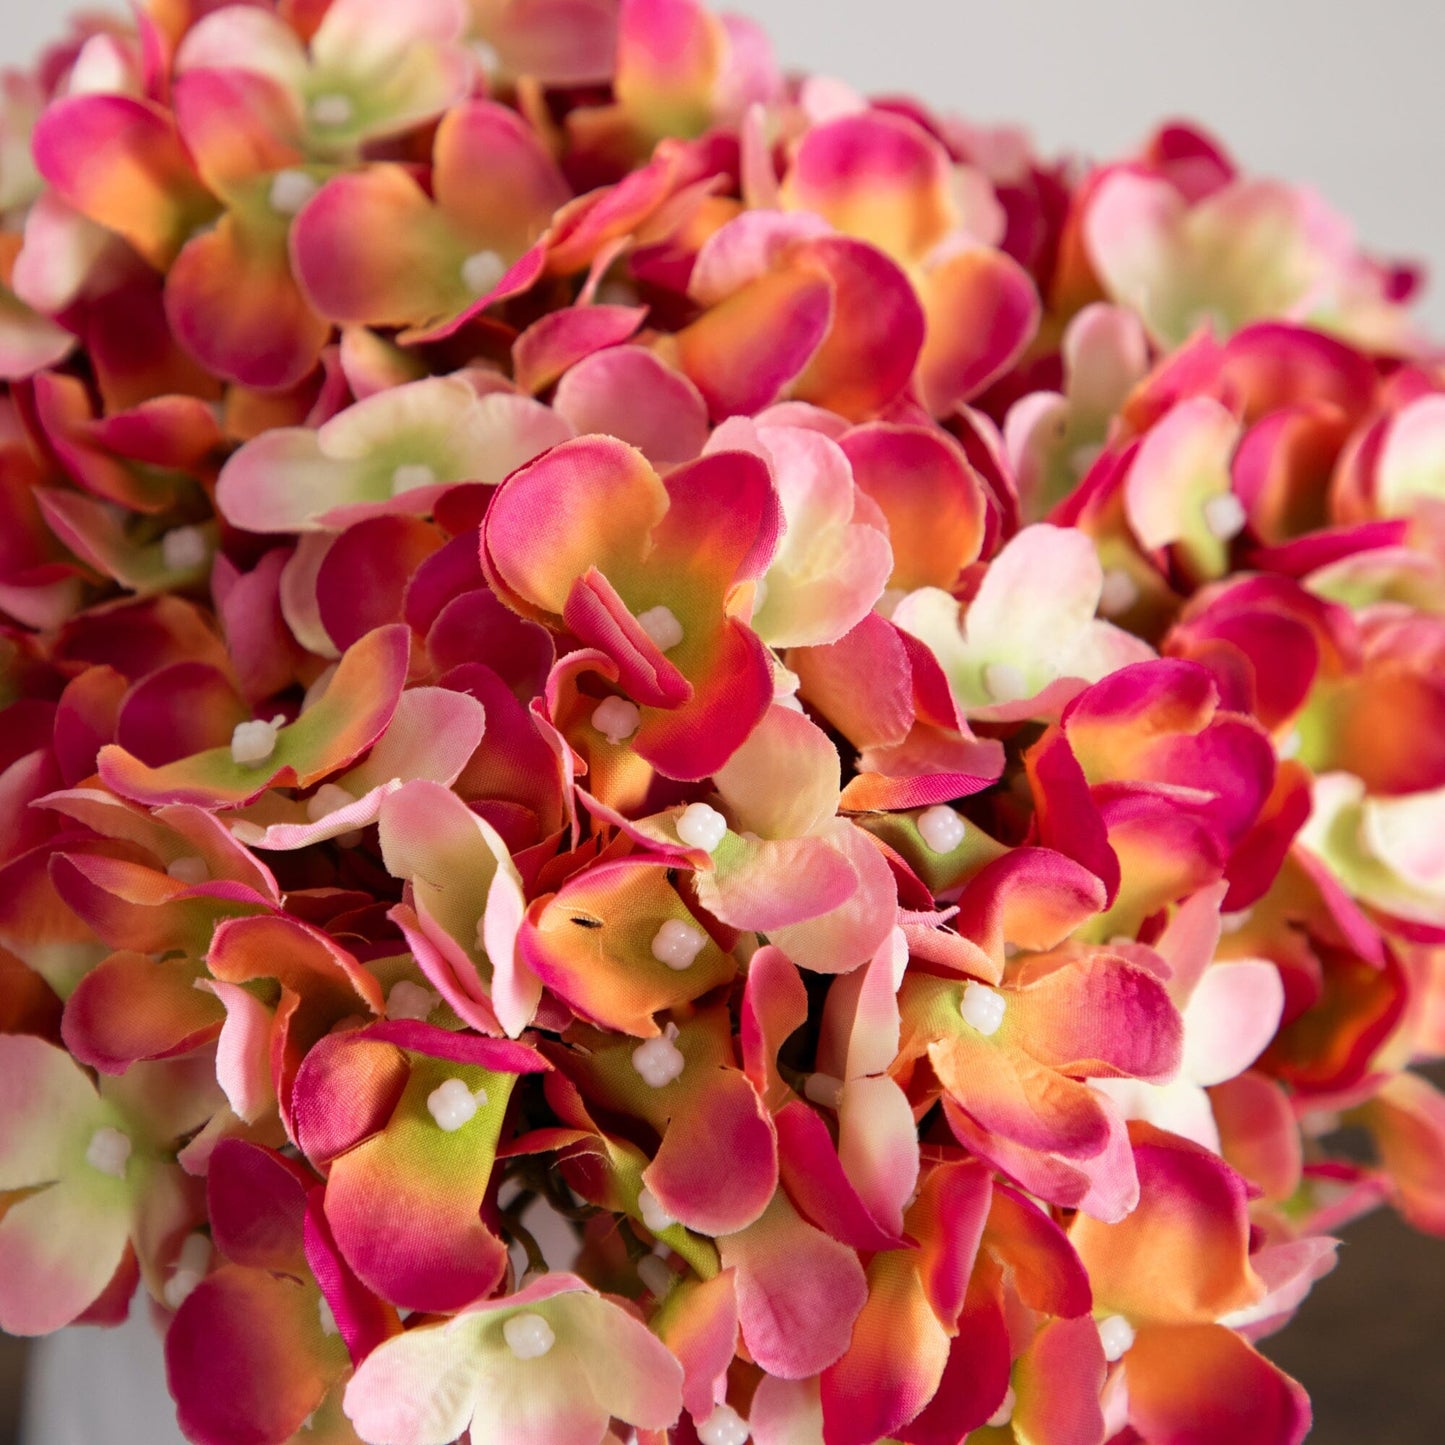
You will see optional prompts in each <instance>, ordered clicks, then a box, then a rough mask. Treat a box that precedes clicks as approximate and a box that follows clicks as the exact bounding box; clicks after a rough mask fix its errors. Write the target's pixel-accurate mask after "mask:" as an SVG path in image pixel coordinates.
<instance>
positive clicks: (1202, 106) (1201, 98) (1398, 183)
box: [0, 0, 1445, 1445]
mask: <svg viewBox="0 0 1445 1445" xmlns="http://www.w3.org/2000/svg"><path fill="white" fill-rule="evenodd" d="M396 3H398V4H405V3H406V0H396ZM713 3H715V4H717V5H718V6H719V8H729V9H733V10H737V11H741V12H742V13H745V14H748V15H751V16H753V17H754V18H756V19H758V20H760V21H762V22H763V23H764V24H765V25H766V26H767V27H768V29H769V31H770V33H771V34H772V37H773V40H774V44H775V46H776V48H777V51H778V54H779V57H780V59H781V61H782V62H783V64H784V65H785V66H788V67H801V68H806V69H808V70H811V71H815V72H822V73H825V74H832V75H836V76H838V77H840V78H842V79H844V80H847V81H849V82H850V83H852V84H853V85H855V86H856V87H858V88H859V89H862V90H864V91H867V92H870V93H877V92H898V91H907V92H911V93H914V94H917V95H919V96H921V97H923V99H925V100H926V101H928V102H929V103H931V104H932V105H934V106H935V107H937V108H939V109H942V110H946V111H957V112H960V113H962V114H964V115H967V116H968V117H969V118H970V119H973V120H975V121H984V122H988V121H1000V122H1008V123H1011V124H1025V125H1027V126H1028V128H1029V129H1030V130H1031V131H1032V132H1033V134H1034V136H1035V137H1036V139H1037V141H1038V143H1039V145H1040V146H1041V147H1042V148H1044V149H1046V150H1048V151H1059V150H1069V151H1072V152H1077V153H1080V154H1085V155H1091V156H1096V157H1107V156H1112V155H1117V154H1120V153H1123V152H1126V151H1128V150H1130V149H1132V148H1133V147H1134V146H1136V145H1137V144H1138V143H1139V142H1140V141H1141V140H1142V139H1143V138H1144V137H1145V136H1146V135H1147V134H1148V132H1149V130H1150V129H1151V128H1152V127H1153V125H1154V124H1155V123H1157V122H1158V121H1159V120H1161V119H1164V118H1166V117H1175V116H1186V117H1191V118H1193V119H1196V120H1198V121H1202V122H1204V123H1205V124H1206V125H1208V126H1209V127H1210V128H1211V129H1212V130H1213V131H1214V132H1215V133H1216V134H1217V135H1218V136H1220V137H1221V138H1222V139H1223V140H1224V141H1225V142H1226V143H1227V144H1228V145H1229V146H1230V147H1231V148H1232V149H1233V151H1234V152H1235V155H1236V158H1237V159H1238V160H1239V161H1240V163H1241V164H1242V165H1243V166H1245V167H1246V168H1247V169H1248V170H1250V171H1253V172H1256V173H1262V174H1267V175H1275V176H1279V177H1282V178H1285V179H1288V180H1290V181H1293V182H1297V183H1298V182H1306V183H1309V184H1311V185H1313V186H1314V187H1315V188H1316V189H1317V190H1318V191H1319V192H1320V193H1321V194H1322V195H1323V196H1324V197H1325V199H1326V200H1327V201H1328V202H1329V203H1330V204H1331V205H1332V206H1333V207H1334V208H1335V209H1336V210H1338V211H1341V212H1342V213H1344V214H1345V215H1346V216H1348V217H1349V218H1350V219H1351V220H1353V222H1354V224H1355V226H1356V229H1357V231H1358V234H1359V236H1360V238H1361V239H1362V241H1363V242H1364V243H1365V244H1366V245H1367V246H1368V247H1369V248H1370V249H1371V250H1373V251H1375V252H1377V253H1379V254H1382V255H1386V256H1389V257H1392V258H1396V259H1412V260H1419V261H1422V262H1424V263H1425V264H1426V265H1427V267H1428V269H1429V270H1430V272H1431V273H1432V274H1434V275H1435V276H1438V277H1440V278H1442V285H1431V286H1430V287H1429V288H1428V289H1427V291H1426V297H1425V305H1424V307H1423V314H1424V316H1425V317H1426V319H1427V321H1428V323H1429V325H1430V326H1431V327H1432V328H1433V329H1434V330H1435V332H1436V333H1437V334H1445V125H1442V112H1441V101H1440V79H1439V69H1440V64H1441V59H1442V57H1445V5H1442V4H1440V3H1439V0H1375V3H1373V4H1371V5H1369V6H1367V7H1361V6H1357V5H1353V4H1346V3H1344V0H1213V3H1211V4H1209V5H1189V6H1185V5H1180V4H1160V3H1158V0H1085V3H1080V0H1011V3H1009V4H1007V5H1004V4H1000V3H997V0H994V3H990V4H983V3H973V4H969V3H960V0H823V3H820V0H732V3H731V4H723V3H722V0H713ZM81 8H100V7H99V6H96V5H87V6H85V7H82V6H80V5H67V4H65V3H63V0H45V3H36V0H0V65H7V66H8V65H15V64H22V63H25V62H26V61H28V60H29V59H30V58H31V57H32V56H33V55H34V54H35V53H36V52H37V50H38V49H39V48H40V47H41V46H42V45H43V44H44V43H45V42H46V40H47V39H49V38H51V37H54V36H56V35H57V34H59V32H60V30H61V28H62V26H63V24H64V21H65V17H66V15H67V14H70V13H75V12H78V11H79V10H80V9H81ZM1436 1081H1437V1083H1445V1075H1442V1074H1441V1073H1439V1072H1437V1074H1436ZM1442 1339H1445V1242H1441V1241H1438V1240H1422V1239H1419V1238H1418V1237H1416V1236H1414V1235H1413V1234H1411V1232H1410V1231H1409V1230H1407V1229H1406V1228H1405V1227H1404V1226H1403V1225H1401V1224H1400V1223H1399V1222H1398V1221H1397V1220H1396V1219H1395V1218H1394V1217H1393V1216H1390V1215H1386V1214H1378V1215H1375V1216H1373V1217H1371V1218H1370V1219H1367V1220H1365V1221H1362V1222H1361V1223H1360V1224H1358V1225H1356V1226H1354V1227H1353V1228H1352V1229H1350V1230H1349V1231H1348V1232H1347V1234H1346V1239H1345V1244H1344V1246H1343V1248H1342V1249H1341V1263H1340V1268H1339V1269H1338V1270H1337V1271H1336V1273H1335V1274H1333V1275H1331V1276H1330V1277H1329V1278H1327V1279H1325V1280H1324V1281H1323V1282H1322V1283H1321V1284H1319V1285H1318V1286H1316V1288H1315V1291H1314V1293H1313V1294H1312V1295H1311V1297H1310V1299H1309V1300H1308V1302H1307V1303H1306V1305H1305V1307H1304V1309H1303V1311H1302V1312H1301V1314H1300V1317H1299V1319H1298V1320H1297V1321H1296V1322H1295V1323H1294V1325H1292V1326H1291V1328H1290V1329H1289V1330H1288V1331H1286V1332H1285V1333H1284V1334H1283V1335H1281V1336H1279V1337H1277V1338H1276V1339H1274V1340H1271V1341H1270V1342H1268V1344H1267V1347H1266V1348H1267V1349H1268V1352H1269V1353H1270V1354H1271V1355H1273V1356H1274V1358H1275V1359H1276V1360H1278V1361H1279V1363H1280V1364H1281V1365H1282V1366H1283V1367H1284V1368H1285V1369H1287V1370H1289V1371H1290V1372H1291V1373H1292V1374H1294V1375H1295V1376H1296V1377H1297V1378H1299V1379H1300V1380H1301V1381H1303V1383H1304V1384H1305V1385H1306V1387H1307V1388H1308V1389H1309V1392H1310V1394H1311V1396H1312V1397H1313V1399H1314V1404H1315V1416H1316V1426H1315V1430H1314V1433H1313V1434H1312V1435H1311V1437H1310V1440H1311V1445H1433V1442H1435V1441H1438V1440H1441V1439H1445V1354H1442V1350H1441V1344H1440V1342H1441V1340H1442ZM27 1375H28V1378H29V1382H30V1393H31V1400H30V1409H29V1412H28V1413H29V1426H28V1428H25V1429H23V1432H22V1424H21V1419H22V1413H23V1412H24V1402H25V1396H26V1380H27ZM180 1439H181V1437H180V1436H179V1435H178V1434H177V1433H176V1432H175V1427H174V1425H173V1424H171V1422H170V1418H169V1407H168V1401H167V1398H166V1394H165V1387H164V1380H163V1375H162V1368H161V1362H160V1351H159V1347H158V1345H157V1344H156V1343H155V1341H154V1339H153V1337H152V1335H151V1333H150V1330H149V1325H148V1322H147V1320H146V1318H145V1311H144V1309H143V1308H141V1307H140V1306H139V1305H137V1307H136V1318H135V1320H133V1322H132V1323H131V1324H130V1325H129V1326H127V1327H126V1328H125V1330H124V1331H123V1333H122V1336H121V1337H120V1338H116V1337H114V1336H111V1337H109V1338H102V1337H101V1336H100V1335H99V1333H98V1332H90V1333H87V1332H84V1331H72V1332H70V1333H69V1334H67V1335H65V1336H62V1337H59V1338H57V1339H54V1340H51V1341H49V1342H47V1343H46V1344H45V1345H43V1346H39V1347H37V1348H33V1349H27V1347H26V1346H25V1345H24V1343H23V1342H20V1341H15V1340H11V1339H8V1338H6V1337H4V1336H0V1445H17V1442H20V1441H22V1440H23V1441H24V1445H176V1442H179V1441H180Z"/></svg>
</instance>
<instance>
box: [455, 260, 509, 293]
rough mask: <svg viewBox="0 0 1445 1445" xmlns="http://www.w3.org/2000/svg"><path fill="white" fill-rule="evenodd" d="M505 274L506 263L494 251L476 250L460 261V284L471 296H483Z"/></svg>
mask: <svg viewBox="0 0 1445 1445" xmlns="http://www.w3.org/2000/svg"><path fill="white" fill-rule="evenodd" d="M506 274H507V263H506V262H505V261H504V260H503V259H502V258H501V257H500V256H499V255H498V254H497V253H496V252H495V251H477V252H474V253H473V254H472V255H470V256H468V257H467V259H466V260H465V261H463V262H462V285H463V286H465V287H466V288H467V290H468V291H470V292H471V293H472V295H473V296H485V295H486V294H487V292H488V291H490V290H491V289H492V287H493V286H495V285H496V284H497V282H498V281H500V280H501V279H502V277H503V276H505V275H506Z"/></svg>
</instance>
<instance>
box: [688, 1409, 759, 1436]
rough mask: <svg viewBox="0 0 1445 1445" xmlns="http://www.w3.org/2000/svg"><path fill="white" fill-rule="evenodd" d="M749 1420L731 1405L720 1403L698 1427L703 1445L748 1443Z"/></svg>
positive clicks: (698, 1433) (698, 1434)
mask: <svg viewBox="0 0 1445 1445" xmlns="http://www.w3.org/2000/svg"><path fill="white" fill-rule="evenodd" d="M748 1434H749V1431H748V1422H747V1421H746V1420H744V1419H743V1417H742V1416H741V1415H739V1414H738V1412H737V1411H736V1410H734V1409H733V1407H732V1406H731V1405H719V1406H718V1407H717V1408H716V1409H715V1410H714V1411H713V1412H712V1414H711V1415H709V1416H708V1417H707V1419H706V1420H704V1421H702V1423H701V1424H699V1425H698V1427H697V1438H698V1439H699V1440H700V1441H702V1445H747V1440H748Z"/></svg>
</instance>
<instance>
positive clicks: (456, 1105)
mask: <svg viewBox="0 0 1445 1445" xmlns="http://www.w3.org/2000/svg"><path fill="white" fill-rule="evenodd" d="M486 1102H487V1091H486V1090H485V1089H477V1090H476V1091H475V1092H473V1091H472V1090H471V1089H469V1088H467V1086H466V1083H465V1081H463V1080H462V1079H448V1080H447V1081H446V1083H444V1084H438V1085H437V1086H436V1088H434V1089H433V1090H432V1091H431V1093H430V1094H428V1095H427V1098H426V1107H427V1113H429V1114H430V1115H431V1116H432V1118H433V1119H435V1120H436V1122H437V1128H439V1129H442V1130H445V1132H446V1133H448V1134H453V1133H455V1132H456V1131H457V1130H458V1129H460V1128H461V1127H462V1126H463V1125H464V1124H469V1123H470V1122H471V1121H472V1119H473V1117H474V1116H475V1115H476V1112H477V1110H478V1109H480V1108H482V1107H483V1106H484V1105H485V1104H486Z"/></svg>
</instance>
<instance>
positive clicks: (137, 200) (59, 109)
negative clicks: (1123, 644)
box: [34, 95, 216, 270]
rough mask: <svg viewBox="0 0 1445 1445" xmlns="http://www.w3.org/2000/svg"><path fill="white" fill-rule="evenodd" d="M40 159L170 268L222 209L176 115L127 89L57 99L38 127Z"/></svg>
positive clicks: (87, 204)
mask: <svg viewBox="0 0 1445 1445" xmlns="http://www.w3.org/2000/svg"><path fill="white" fill-rule="evenodd" d="M34 146H35V159H36V165H37V166H38V167H39V169H40V172H41V174H42V175H43V176H44V177H45V178H46V180H48V181H49V182H50V184H51V185H52V186H54V187H55V190H56V192H57V193H58V194H59V195H60V196H61V197H63V198H64V199H65V200H66V201H68V202H69V203H70V204H71V205H72V206H74V207H75V209H76V210H77V211H79V212H80V213H81V214H82V215H84V216H88V217H89V218H90V219H91V220H92V221H95V222H97V223H98V224H100V225H102V226H104V227H106V229H107V230H111V231H114V232H116V233H117V234H118V235H121V236H124V237H125V239H126V240H127V241H129V242H130V243H131V245H132V246H134V247H135V248H136V250H137V251H139V252H140V254H141V255H142V256H144V257H145V258H146V260H147V261H149V262H150V263H151V264H152V265H153V266H155V267H157V268H158V269H162V270H163V269H164V268H165V267H166V266H167V265H168V264H169V263H170V262H171V261H172V260H173V259H174V257H175V255H176V252H177V251H178V250H179V249H180V247H181V245H182V243H183V242H184V241H185V239H186V238H187V237H188V236H189V235H190V233H191V231H192V230H193V229H194V228H195V227H196V226H197V225H198V224H201V223H202V222H204V221H206V220H207V219H209V217H210V216H211V215H213V214H214V213H215V210H216V203H215V202H214V201H213V200H212V199H211V197H210V195H209V194H208V193H207V191H206V189H205V187H203V186H202V185H201V184H200V181H199V180H198V179H197V177H196V174H195V171H194V170H193V169H192V166H191V162H190V158H189V157H188V156H187V154H186V150H185V147H184V145H183V144H182V143H181V139H180V137H179V135H178V134H177V132H176V128H175V122H174V120H173V119H172V118H171V116H170V114H169V113H168V112H167V111H165V110H164V109H162V108H161V107H160V106H158V105H156V104H154V103H153V102H151V101H145V100H139V99H136V98H134V97H132V96H126V95H77V96H71V97H68V98H66V99H62V100H59V101H56V102H55V103H54V104H53V105H51V106H50V107H49V109H48V110H47V111H46V112H45V115H44V116H43V117H42V118H41V120H40V122H39V124H38V125H37V126H36V128H35V139H34Z"/></svg>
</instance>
